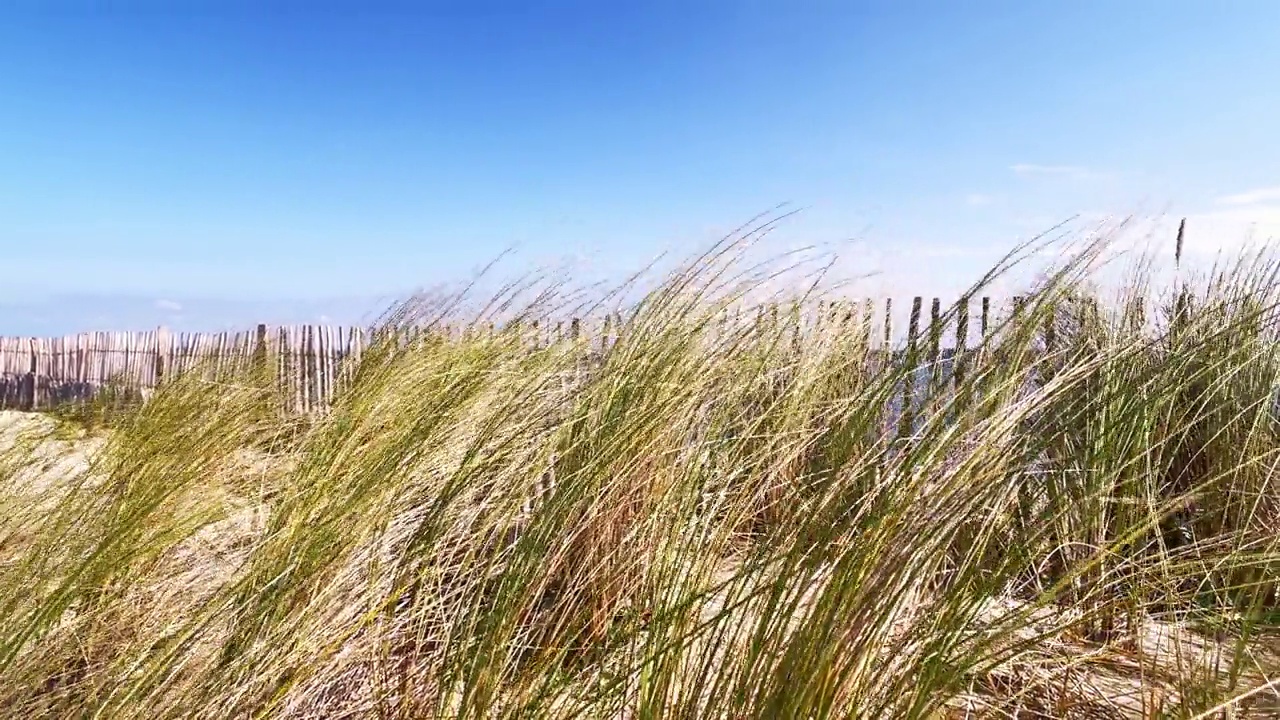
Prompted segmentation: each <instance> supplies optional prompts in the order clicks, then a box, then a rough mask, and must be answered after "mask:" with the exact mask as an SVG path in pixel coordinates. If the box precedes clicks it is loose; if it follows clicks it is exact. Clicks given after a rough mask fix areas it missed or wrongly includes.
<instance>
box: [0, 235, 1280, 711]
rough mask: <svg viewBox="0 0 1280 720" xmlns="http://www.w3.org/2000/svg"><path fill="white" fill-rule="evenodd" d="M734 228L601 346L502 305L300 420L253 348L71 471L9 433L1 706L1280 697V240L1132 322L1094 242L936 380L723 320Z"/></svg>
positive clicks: (855, 704)
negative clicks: (1277, 248)
mask: <svg viewBox="0 0 1280 720" xmlns="http://www.w3.org/2000/svg"><path fill="white" fill-rule="evenodd" d="M734 248H735V246H734V245H732V244H726V245H723V246H720V247H717V248H716V249H715V250H714V251H713V252H711V253H709V254H707V255H704V256H702V257H699V258H697V259H695V260H694V261H693V262H692V264H691V265H690V266H689V268H688V269H687V270H686V271H685V272H683V273H680V274H677V275H676V276H674V277H673V278H672V279H671V280H669V281H668V282H666V283H665V284H663V285H662V286H661V287H660V288H658V289H657V290H654V291H652V292H650V293H649V294H648V295H647V296H646V297H645V299H644V300H643V302H641V303H640V304H639V306H638V307H637V308H636V310H635V312H634V313H633V314H631V315H630V316H629V317H628V318H627V320H626V323H625V325H624V326H623V327H622V328H620V331H619V335H618V339H617V342H616V343H615V344H614V345H612V346H611V347H610V348H609V349H608V350H607V351H605V352H604V353H603V354H601V355H599V356H598V357H596V358H594V359H593V361H592V363H591V365H590V367H589V368H588V369H584V366H583V357H584V345H585V343H586V342H587V341H586V340H585V339H583V340H579V341H569V342H564V343H560V344H557V345H552V346H550V347H541V348H538V347H534V346H532V345H531V344H530V343H528V342H527V341H526V339H525V337H524V335H523V334H522V333H523V332H524V331H523V330H522V327H527V324H526V325H522V324H521V323H520V322H518V321H519V320H520V318H521V317H526V319H527V317H531V316H532V314H533V312H534V311H537V310H539V309H540V307H541V305H545V304H546V303H549V302H551V300H550V299H549V298H548V297H541V298H540V299H539V301H538V303H535V304H533V306H532V308H531V309H530V311H529V313H528V314H526V313H525V312H524V308H522V307H520V306H519V305H518V303H516V302H515V301H514V299H513V298H514V297H515V295H514V294H506V295H503V296H502V297H500V298H498V300H496V301H495V302H494V303H492V304H490V305H489V306H488V312H489V313H490V314H493V313H496V312H501V313H504V314H505V315H506V317H507V319H508V320H513V321H512V322H509V323H507V324H506V325H505V327H506V329H505V330H500V331H498V332H496V333H493V334H489V333H487V332H485V333H475V334H474V335H471V336H467V337H465V338H464V339H462V340H460V341H454V342H442V341H424V342H421V343H417V344H415V345H413V346H411V347H406V348H395V347H392V346H391V345H389V344H384V345H382V346H379V347H376V348H375V349H374V351H371V352H369V353H367V354H366V356H365V358H364V360H363V364H362V366H361V367H360V368H359V370H358V373H357V376H356V379H355V380H354V381H353V382H352V383H351V384H350V386H349V387H346V388H344V390H343V392H342V393H341V395H340V396H339V398H338V400H337V402H336V404H335V405H334V407H333V408H332V409H331V411H330V412H328V413H327V414H325V415H323V416H321V417H317V418H313V419H310V420H307V421H301V420H297V419H290V418H285V417H284V416H283V415H282V413H281V412H280V410H279V407H278V404H277V398H276V396H275V395H274V394H273V393H272V392H271V388H270V387H269V386H268V385H267V384H266V383H265V381H264V380H263V379H262V377H261V376H254V375H243V376H234V377H232V376H229V377H227V378H223V379H220V380H219V381H218V382H216V383H211V382H209V381H207V380H206V379H203V378H201V379H196V378H195V377H192V378H190V379H181V378H180V379H177V380H175V381H173V382H171V383H169V384H167V385H166V386H164V387H163V388H161V389H160V390H159V391H158V392H157V394H156V395H155V396H154V397H153V398H152V399H151V400H150V401H149V402H147V403H146V404H144V405H141V406H139V407H136V408H132V409H128V410H126V411H123V413H122V414H120V415H118V416H116V417H113V420H112V422H111V424H110V429H109V431H108V432H106V434H105V436H104V439H103V440H101V443H100V444H101V447H95V448H94V449H92V451H91V452H90V453H89V455H88V458H87V460H86V461H84V462H82V463H80V464H76V463H74V462H71V461H70V460H68V459H67V458H70V457H72V455H71V454H70V453H74V452H76V451H77V449H78V448H79V451H80V452H89V451H85V450H84V449H83V448H81V447H80V445H78V444H77V443H74V442H68V441H67V440H66V439H65V438H62V439H60V438H56V437H50V436H49V435H48V432H49V431H48V430H47V428H45V429H40V428H36V429H34V430H32V431H30V432H28V433H26V434H25V435H22V436H21V437H19V436H18V435H17V434H15V433H16V431H15V430H13V429H12V428H11V429H10V430H9V431H8V435H9V437H10V440H9V441H8V444H7V445H5V446H4V448H5V449H3V450H0V714H3V715H4V716H6V717H14V718H18V717H24V718H25V717H107V718H134V717H137V718H144V717H145V718H170V717H205V718H240V717H281V718H320V717H325V718H336V717H351V718H427V717H478V718H498V717H512V718H515V717H520V718H524V717H556V718H560V717H603V718H658V717H671V718H704V717H705V718H726V719H733V718H757V717H759V718H802V717H803V718H826V717H863V718H935V717H957V718H959V717H993V718H1005V717H1020V718H1027V717H1052V718H1071V717H1079V718H1101V717H1150V718H1154V717H1180V718H1209V717H1228V716H1231V715H1228V714H1226V713H1228V712H1230V713H1235V715H1234V716H1236V717H1248V716H1252V717H1268V716H1270V717H1274V716H1275V715H1276V713H1278V712H1280V704H1278V703H1277V698H1276V691H1275V690H1274V689H1273V688H1271V686H1270V685H1269V684H1268V683H1269V681H1270V678H1272V677H1273V674H1274V672H1275V671H1276V669H1277V668H1280V665H1278V664H1277V663H1280V657H1277V651H1280V644H1278V643H1277V635H1276V630H1277V619H1278V618H1280V615H1278V614H1277V613H1280V597H1277V592H1276V588H1277V583H1278V582H1280V548H1278V547H1277V540H1278V539H1280V534H1278V532H1277V529H1278V528H1280V493H1277V488H1276V479H1275V478H1276V477H1277V475H1276V466H1277V463H1280V424H1278V423H1277V416H1276V405H1275V399H1276V390H1277V385H1278V381H1280V340H1278V338H1277V336H1276V329H1277V323H1276V314H1275V310H1276V300H1277V299H1278V298H1280V293H1278V290H1280V284H1278V283H1277V276H1276V270H1277V267H1280V266H1277V265H1276V264H1275V263H1274V262H1273V261H1272V260H1271V259H1270V258H1269V257H1268V256H1265V255H1262V256H1247V257H1242V258H1241V259H1240V261H1239V262H1237V263H1235V264H1233V265H1231V266H1229V267H1222V268H1219V269H1217V270H1215V271H1214V272H1212V273H1211V274H1210V276H1209V277H1206V278H1202V279H1201V281H1200V282H1199V284H1198V285H1196V286H1195V288H1194V289H1193V290H1192V289H1188V290H1186V294H1185V295H1184V294H1177V293H1174V294H1170V298H1172V300H1171V301H1170V302H1169V303H1165V304H1167V305H1168V306H1169V307H1168V308H1164V307H1163V306H1162V305H1161V304H1158V303H1157V304H1153V305H1151V306H1149V307H1147V315H1149V316H1150V317H1147V318H1145V319H1144V318H1142V317H1141V315H1140V314H1139V313H1137V312H1135V311H1134V308H1136V307H1137V303H1136V299H1137V298H1138V297H1140V296H1141V297H1146V296H1148V295H1149V293H1148V291H1147V284H1146V282H1145V280H1144V276H1143V275H1142V274H1141V273H1139V274H1138V275H1136V276H1134V278H1135V279H1133V280H1132V281H1131V282H1130V283H1129V284H1128V285H1127V286H1126V287H1127V291H1126V293H1122V296H1121V297H1120V298H1119V299H1118V301H1112V300H1111V299H1110V298H1107V297H1099V295H1098V293H1097V292H1096V291H1093V290H1090V288H1089V285H1088V281H1089V279H1090V277H1091V276H1090V272H1091V270H1090V268H1091V267H1092V263H1094V262H1095V261H1097V260H1098V258H1099V255H1100V252H1101V250H1102V248H1103V246H1102V245H1094V246H1090V247H1087V248H1084V249H1083V250H1082V251H1081V252H1079V253H1078V254H1076V255H1074V256H1072V258H1071V259H1070V260H1068V261H1065V262H1064V263H1062V264H1061V266H1060V267H1059V268H1058V269H1057V270H1056V271H1055V272H1054V273H1052V274H1050V275H1048V276H1046V277H1045V279H1044V280H1043V281H1042V282H1041V283H1040V284H1039V285H1038V286H1037V287H1036V288H1034V291H1033V292H1030V293H1028V294H1027V296H1026V301H1025V303H1024V305H1023V306H1022V308H1021V310H1020V312H1019V313H1018V315H1017V316H1016V317H1015V318H1014V319H1012V320H1011V321H1010V322H1008V323H1007V324H1005V325H1003V326H1002V327H1001V328H1000V329H999V331H998V332H996V333H994V334H993V335H992V337H991V338H990V339H989V340H988V341H987V342H985V343H984V344H983V345H982V346H981V347H978V348H974V349H972V350H971V351H970V352H969V353H967V354H965V355H964V356H962V357H961V358H959V359H958V360H957V362H959V363H963V373H962V375H961V376H960V378H959V379H958V380H956V381H955V382H952V381H946V382H941V381H940V382H930V383H920V382H918V378H919V377H920V372H919V371H918V370H917V368H914V367H910V366H909V365H907V364H906V363H901V362H886V358H885V357H884V356H883V355H880V354H877V353H876V352H874V351H873V349H872V347H871V346H870V345H869V344H868V342H867V339H866V336H865V335H864V334H863V333H861V332H860V331H858V328H857V321H856V318H857V314H856V313H855V314H854V319H852V320H850V319H846V318H843V317H840V316H836V317H825V318H823V319H822V324H821V325H820V326H815V325H814V324H813V323H812V322H811V321H805V324H804V326H803V327H801V319H800V318H799V316H798V315H794V316H793V315H791V314H788V313H785V312H783V313H779V314H778V316H777V317H776V319H775V318H765V319H764V320H763V321H762V322H755V321H754V316H753V317H752V321H751V322H746V321H743V322H740V323H729V324H724V323H722V321H721V319H722V318H723V317H724V316H725V313H724V310H725V309H726V308H728V307H731V306H734V305H735V304H737V303H739V301H740V300H741V297H742V294H743V293H745V292H747V291H749V290H750V289H751V288H752V287H755V286H757V285H758V282H759V279H760V278H761V277H764V276H765V275H767V273H768V269H767V268H764V269H762V268H756V269H754V270H753V271H750V272H740V271H739V270H738V269H737V268H739V265H737V264H736V256H735V250H734ZM1017 259H1018V258H1017V257H1011V262H1012V261H1016V260H1017ZM1006 269H1007V263H1006V264H1002V266H1001V267H999V268H996V269H995V270H993V275H992V276H991V277H994V276H995V275H996V274H999V273H1000V272H1004V271H1005V270H1006ZM1140 269H1141V268H1140ZM991 277H988V278H985V279H984V280H983V282H984V283H985V282H988V281H990V280H991ZM817 292H818V291H817V290H813V291H810V292H809V293H807V294H804V295H803V297H797V298H793V299H796V300H812V299H814V298H816V297H817ZM975 294H976V292H975ZM1178 298H1185V299H1182V300H1178ZM1174 302H1179V303H1181V305H1179V307H1181V308H1183V310H1182V311H1180V312H1174V311H1173V310H1174V304H1173V303H1174ZM442 307H443V306H442ZM408 319H410V318H408V317H407V316H405V315H396V316H394V317H393V318H392V319H391V320H389V322H402V321H407V320H408ZM477 321H478V322H482V323H484V324H485V325H486V326H487V322H488V316H487V315H480V316H478V318H477ZM904 382H911V383H913V384H916V385H918V386H919V387H920V392H919V393H918V396H917V400H916V401H915V403H914V404H913V408H914V413H915V421H914V423H913V424H912V425H911V426H910V427H907V428H906V433H905V434H904V433H902V432H900V428H899V425H898V423H897V420H898V418H897V417H896V416H895V414H894V413H895V412H896V411H895V410H894V407H895V400H896V399H897V398H900V397H901V390H902V385H903V383H904ZM40 427H41V428H44V427H45V426H40ZM548 479H550V480H553V482H550V483H549V482H548ZM531 498H536V501H535V502H532V503H530V502H528V501H529V500H530V499H531Z"/></svg>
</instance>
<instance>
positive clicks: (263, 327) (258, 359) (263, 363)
mask: <svg viewBox="0 0 1280 720" xmlns="http://www.w3.org/2000/svg"><path fill="white" fill-rule="evenodd" d="M268 369H269V368H268V366H267V324H266V323H258V330H257V333H256V337H254V341H253V372H254V373H255V374H256V375H258V377H259V379H260V380H261V381H264V382H265V381H266V379H267V370H268Z"/></svg>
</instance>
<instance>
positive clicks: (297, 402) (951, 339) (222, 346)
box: [0, 297, 995, 411]
mask: <svg viewBox="0 0 1280 720" xmlns="http://www.w3.org/2000/svg"><path fill="white" fill-rule="evenodd" d="M902 309H905V308H899V310H902ZM894 310H895V307H894V303H893V301H892V299H888V300H883V301H880V302H879V303H874V304H873V302H872V301H870V300H865V301H857V302H842V303H838V304H832V305H827V306H826V307H825V308H823V309H820V310H819V312H818V313H817V314H815V315H813V317H815V318H829V317H832V316H833V315H836V314H838V315H840V316H842V318H843V319H844V320H846V321H847V320H851V319H856V320H857V322H858V324H859V326H860V327H861V331H862V332H865V333H867V335H868V337H869V338H870V339H871V340H872V341H873V342H874V344H876V345H878V346H880V347H888V346H889V345H890V344H892V343H894V341H895V338H901V339H903V340H905V341H906V348H907V351H908V352H918V353H919V355H920V358H921V359H925V358H926V357H927V356H929V355H932V356H933V357H935V358H936V357H937V355H938V353H939V351H940V350H941V348H943V347H944V346H945V347H955V348H958V349H963V348H965V347H966V346H972V343H973V342H974V335H975V334H976V335H977V338H978V339H979V340H980V339H981V338H982V337H985V336H986V334H987V332H988V328H989V326H991V324H992V323H993V322H994V315H993V313H994V312H995V310H994V308H993V306H992V303H991V299H990V298H986V297H983V298H974V299H973V301H972V302H965V301H961V305H960V306H959V307H958V308H957V310H958V312H957V313H956V314H955V316H954V322H953V323H952V324H951V325H950V327H944V325H945V324H946V323H945V322H944V320H943V314H944V313H943V307H942V304H941V302H940V301H939V300H938V299H936V298H934V299H933V300H932V302H931V304H930V306H929V315H928V316H927V317H923V315H924V299H923V298H921V297H915V298H913V299H912V301H911V304H910V312H909V315H907V318H906V320H907V322H906V327H905V328H904V329H905V333H902V332H899V333H897V334H895V333H894V327H895V313H894ZM774 312H775V313H776V312H777V309H776V308H775V309H774ZM617 323H618V320H617V319H616V317H613V318H605V319H603V320H601V321H599V323H598V324H597V323H590V322H587V321H582V320H578V319H576V318H575V319H571V320H568V321H560V322H555V321H552V322H547V321H543V322H542V323H540V324H539V326H537V327H532V328H529V329H530V330H532V331H533V333H534V335H533V336H536V337H537V338H538V339H539V341H542V342H550V341H553V340H555V339H557V338H566V337H573V336H578V335H580V334H589V333H594V334H598V335H601V336H602V337H603V338H606V340H605V342H607V338H608V337H610V336H611V334H616V332H617ZM898 327H901V326H898ZM417 332H420V330H417V329H406V330H404V331H403V333H404V334H403V337H402V338H401V339H402V340H404V341H408V340H411V339H412V338H413V337H414V336H415V334H416V333H417ZM372 334H373V331H372V330H371V329H369V328H362V327H340V326H331V325H290V326H279V327H268V326H266V325H258V326H257V327H256V328H255V329H253V330H248V331H244V332H221V333H174V332H169V331H167V330H165V329H163V328H161V329H158V330H153V331H147V332H92V333H82V334H79V335H71V336H66V337H60V338H28V337H23V338H15V337H0V408H8V409H20V410H43V409H49V408H52V407H55V406H57V405H60V404H65V403H75V402H84V401H86V400H88V399H90V398H92V397H94V396H95V395H96V394H98V393H99V392H100V391H101V390H102V389H103V388H112V389H114V390H117V391H122V392H126V393H135V394H137V395H140V396H142V397H146V396H147V395H148V394H149V393H150V391H151V390H153V389H154V388H156V387H157V386H159V385H160V384H161V383H163V382H164V381H165V379H166V378H170V377H174V376H177V375H179V374H183V373H189V372H192V371H193V370H201V371H204V372H206V373H218V372H222V371H226V370H234V369H248V368H250V367H251V366H252V365H253V364H254V363H260V364H261V363H265V367H268V368H274V370H275V374H276V377H277V380H278V381H279V387H280V388H282V390H283V392H284V393H285V395H286V398H285V399H286V403H287V405H288V406H289V407H290V408H292V409H294V410H298V411H310V410H315V409H319V408H322V407H324V406H326V405H327V404H328V403H329V401H330V400H331V399H332V398H333V396H334V393H335V392H336V391H337V389H338V388H339V387H340V386H341V384H342V383H343V382H344V380H345V379H346V378H347V377H348V376H349V374H350V373H351V372H352V371H353V369H354V367H355V365H356V363H357V362H358V360H359V358H360V357H361V355H362V353H363V352H364V351H365V350H366V348H368V347H369V345H370V343H371V342H372ZM944 334H945V337H944ZM531 337H532V336H531Z"/></svg>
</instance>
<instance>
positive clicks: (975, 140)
mask: <svg viewBox="0 0 1280 720" xmlns="http://www.w3.org/2000/svg"><path fill="white" fill-rule="evenodd" d="M53 5H54V6H55V7H56V9H50V8H49V7H46V6H44V5H43V4H38V3H27V4H25V5H24V8H23V9H22V10H19V11H14V12H9V13H7V14H6V15H5V17H4V18H3V19H0V98H3V100H2V101H0V218H2V219H3V222H0V257H3V263H4V265H5V267H6V272H5V276H6V281H5V283H4V284H3V286H0V333H19V332H21V333H40V334H45V333H60V332H70V331H74V330H80V329H89V326H92V327H98V326H106V327H115V326H116V325H117V324H118V323H125V324H128V325H139V326H141V327H150V326H153V325H155V324H159V323H161V322H164V323H167V324H170V325H171V326H182V325H184V324H187V325H190V324H192V323H197V322H199V323H205V324H218V325H222V324H232V325H234V324H240V325H248V324H252V323H253V322H256V321H258V320H259V319H262V320H268V321H272V322H283V321H293V320H307V319H315V318H318V317H319V316H321V315H324V316H326V317H334V318H339V316H341V317H340V319H347V317H348V316H350V315H351V314H352V313H353V312H355V311H356V310H360V311H363V310H365V309H368V308H369V307H370V304H371V303H372V302H373V300H372V299H373V298H382V297H387V296H388V295H389V294H393V293H397V292H401V291H404V290H408V289H412V288H413V287H415V286H421V285H426V286H430V285H435V284H437V283H440V282H448V281H455V280H459V279H462V278H463V277H465V276H466V275H467V274H468V273H469V272H470V271H471V270H473V269H474V268H476V267H477V266H479V265H481V264H483V263H484V262H486V261H487V260H489V259H491V258H493V257H494V256H496V255H497V254H498V253H500V252H501V251H503V250H504V249H506V248H509V247H512V246H515V247H516V248H517V250H518V254H517V256H516V262H517V264H519V263H527V264H546V263H551V262H557V261H562V260H564V259H571V260H572V262H574V263H577V265H578V266H579V267H581V268H582V272H583V273H584V276H591V275H593V274H594V275H599V276H610V275H612V274H616V273H621V272H622V271H624V270H627V269H631V268H633V267H635V266H637V265H638V264H640V263H643V262H645V261H646V260H648V259H650V258H652V257H653V256H654V255H655V254H656V253H658V252H659V251H662V250H676V251H677V252H682V251H688V250H690V249H692V248H694V247H696V246H697V245H699V244H701V243H705V242H707V241H709V240H711V239H713V238H714V237H716V236H717V235H718V234H720V233H721V232H723V231H725V230H727V229H729V228H732V227H734V226H736V225H738V224H739V223H740V222H742V221H743V220H745V219H747V218H748V217H750V216H752V215H754V214H756V213H757V212H759V211H761V210H764V209H767V208H769V207H772V206H774V205H776V204H777V203H779V202H783V201H790V202H793V203H795V204H796V205H798V206H800V207H803V208H804V211H803V212H802V213H801V214H800V215H799V216H797V217H795V218H793V219H792V220H791V221H790V222H788V223H787V224H786V226H785V227H784V228H783V230H782V231H781V232H780V233H779V235H778V237H777V238H776V242H777V243H778V246H779V247H782V246H787V245H789V244H797V243H827V242H833V241H840V240H843V239H846V238H850V237H856V238H858V239H859V242H858V243H857V244H856V245H854V246H852V247H853V250H852V251H851V252H850V254H849V256H848V257H846V258H845V259H844V260H843V261H842V262H845V263H847V264H849V266H850V267H856V268H857V269H858V270H859V271H861V270H866V271H874V272H879V273H881V275H880V276H879V277H878V279H877V280H876V283H877V285H876V288H875V289H876V290H879V291H884V292H890V293H894V294H904V295H905V294H945V293H946V292H947V291H949V290H951V289H953V288H956V289H958V288H959V287H960V286H961V285H962V284H963V283H964V282H965V281H967V280H969V279H971V278H972V276H973V275H974V274H975V273H976V272H977V271H978V270H979V269H980V268H981V267H983V265H984V264H985V263H987V262H989V261H990V260H991V259H992V258H993V257H994V256H995V255H997V254H999V252H1001V251H1003V250H1004V249H1006V248H1007V247H1009V246H1010V245H1011V244H1012V243H1013V242H1014V241H1015V240H1017V239H1018V238H1021V237H1025V236H1027V235H1028V234H1030V233H1032V232H1034V231H1037V230H1042V229H1045V228H1047V227H1049V226H1051V225H1053V224H1054V223H1056V222H1057V221H1059V220H1063V219H1065V218H1067V217H1069V216H1071V215H1074V214H1082V215H1083V216H1084V217H1085V219H1086V220H1087V219H1089V218H1094V217H1097V216H1099V215H1102V214H1107V213H1117V212H1118V213H1129V212H1143V213H1150V212H1156V211H1159V212H1164V211H1167V212H1169V213H1172V214H1186V215H1190V216H1191V217H1192V221H1191V227H1192V230H1193V233H1194V234H1195V241H1194V243H1193V247H1194V248H1195V249H1196V250H1205V251H1207V250H1210V249H1213V248H1216V247H1218V246H1219V245H1221V244H1229V243H1232V242H1238V241H1239V240H1240V239H1241V237H1242V236H1243V235H1244V234H1245V233H1246V231H1247V230H1248V229H1249V228H1250V227H1253V228H1254V229H1255V231H1256V232H1261V233H1263V234H1264V235H1266V234H1269V233H1271V232H1280V189H1278V188H1280V143H1277V142H1275V140H1274V138H1273V137H1272V134H1273V133H1274V131H1275V128H1277V127H1280V122H1277V121H1280V83H1277V82H1275V78H1274V75H1275V72H1276V69H1277V68H1280V43H1276V42H1275V41H1274V38H1275V29H1276V28H1278V27H1280V3H1275V2H1271V1H1256V2H1247V1H1244V0H1237V1H1236V2H1232V3H1227V4H1222V5H1219V4H1215V3H1208V2H1191V1H1186V0H1183V1H1179V0H1163V1H1158V2H1157V1H1156V0H1129V1H1127V2H1120V3H1117V2H1098V1H1080V2H1072V3H1048V2H1043V3H1028V2H971V3H963V4H961V3H944V2H874V3H872V2H830V3H819V2H799V1H796V2H769V3H766V2H736V3H729V2H712V1H711V0H704V1H701V2H665V1H663V2H658V1H653V2H644V3H630V4H623V3H605V2H560V3H500V2H477V3H464V2H456V3H448V4H444V3H440V4H432V3H418V4H417V5H419V6H420V7H418V8H414V9H410V4H409V3H403V4H400V5H398V6H390V5H382V6H381V8H379V9H373V10H371V9H361V8H359V6H358V5H356V4H351V5H349V6H347V7H343V6H341V5H339V4H336V3H315V4H308V3H290V4H283V3H269V2H264V3H232V2H221V3H183V4H180V5H181V8H182V9H181V10H178V9H164V8H165V5H164V4H162V3H146V4H142V3H129V2H120V3H112V4H111V7H110V9H109V10H108V9H103V6H104V5H105V4H102V3H96V4H89V3H80V4H77V3H71V2H60V3H54V4H53ZM175 7H177V6H175ZM194 307H201V308H203V309H202V311H201V312H199V313H193V312H192V308H194ZM6 308H7V310H6ZM82 326H83V327H82ZM121 329H124V328H123V327H121Z"/></svg>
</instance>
